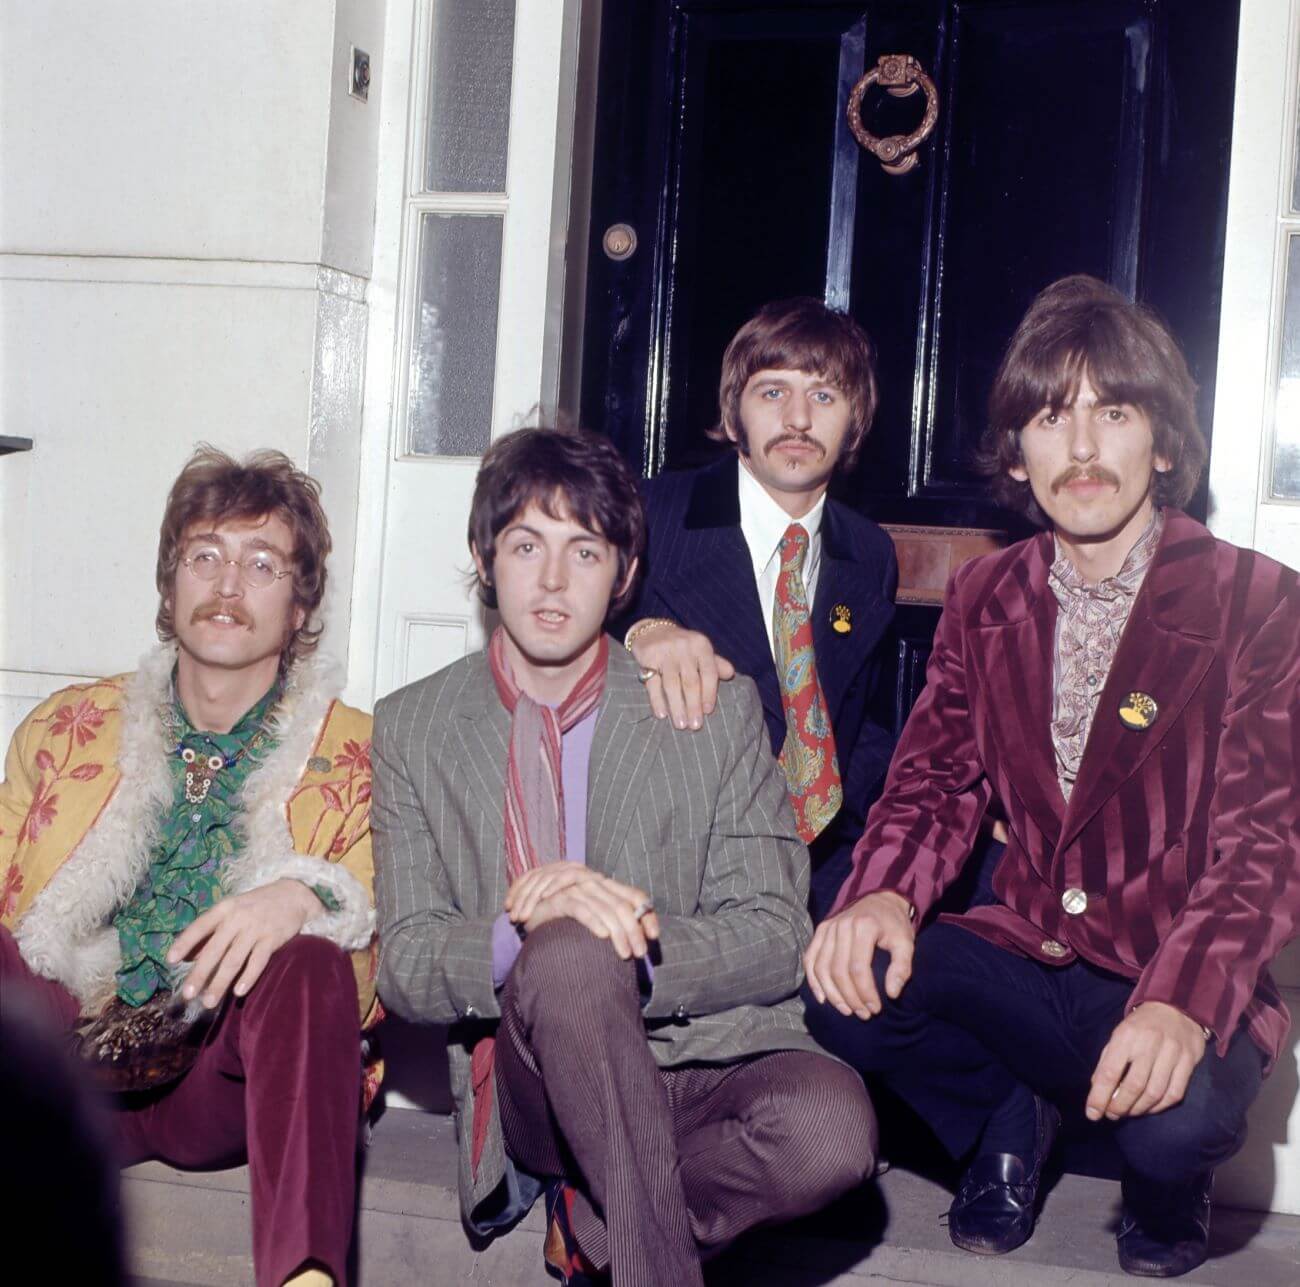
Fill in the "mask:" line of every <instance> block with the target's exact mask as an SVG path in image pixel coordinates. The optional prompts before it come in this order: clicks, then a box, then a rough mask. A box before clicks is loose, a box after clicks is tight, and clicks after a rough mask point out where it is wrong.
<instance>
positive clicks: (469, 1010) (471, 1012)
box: [461, 1005, 478, 1019]
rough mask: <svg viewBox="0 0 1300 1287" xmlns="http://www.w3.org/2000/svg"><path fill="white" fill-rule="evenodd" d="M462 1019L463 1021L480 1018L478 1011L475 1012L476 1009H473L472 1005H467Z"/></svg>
mask: <svg viewBox="0 0 1300 1287" xmlns="http://www.w3.org/2000/svg"><path fill="white" fill-rule="evenodd" d="M461 1018H463V1019H477V1018H478V1011H477V1010H475V1009H474V1007H473V1006H472V1005H467V1006H466V1007H465V1012H464V1014H462V1015H461Z"/></svg>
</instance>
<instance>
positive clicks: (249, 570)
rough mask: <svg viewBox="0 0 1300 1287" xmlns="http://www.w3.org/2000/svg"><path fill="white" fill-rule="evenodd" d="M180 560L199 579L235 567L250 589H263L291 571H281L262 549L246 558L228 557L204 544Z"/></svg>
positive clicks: (213, 578)
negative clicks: (228, 567) (227, 567)
mask: <svg viewBox="0 0 1300 1287" xmlns="http://www.w3.org/2000/svg"><path fill="white" fill-rule="evenodd" d="M181 562H182V563H183V564H185V566H186V567H187V568H189V570H190V571H191V572H192V573H193V574H194V575H195V576H196V577H198V578H199V580H200V581H215V580H216V579H217V577H219V576H220V575H221V569H222V568H224V567H226V566H227V565H230V566H231V567H237V568H238V569H239V575H240V577H241V578H242V579H243V582H244V584H245V585H246V586H248V588H249V589H250V590H265V589H266V588H267V587H268V586H272V585H274V584H275V583H276V582H277V581H278V580H279V579H280V578H281V577H284V576H291V575H292V572H291V571H290V572H281V571H280V570H279V569H278V568H277V567H276V566H275V560H274V559H272V558H271V556H270V555H269V554H267V553H266V552H265V551H262V550H255V551H254V552H253V553H252V554H250V555H248V556H247V557H246V558H242V559H228V558H226V556H225V554H224V552H223V551H221V550H219V549H217V547H216V546H215V545H204V546H201V547H200V548H199V549H197V550H195V551H194V553H193V554H190V555H188V556H187V557H186V558H183V559H182V560H181Z"/></svg>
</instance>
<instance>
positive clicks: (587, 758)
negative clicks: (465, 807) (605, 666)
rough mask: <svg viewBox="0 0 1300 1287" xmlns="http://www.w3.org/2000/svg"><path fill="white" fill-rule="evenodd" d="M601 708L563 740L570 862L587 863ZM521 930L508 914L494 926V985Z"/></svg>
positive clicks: (511, 956) (506, 971)
mask: <svg viewBox="0 0 1300 1287" xmlns="http://www.w3.org/2000/svg"><path fill="white" fill-rule="evenodd" d="M599 717H600V708H599V707H597V709H596V710H594V711H592V712H591V714H590V715H588V716H586V717H585V718H584V719H581V720H579V721H578V722H577V723H576V724H575V725H574V726H573V727H572V728H571V729H570V730H569V731H568V732H567V733H565V734H564V735H563V736H562V737H561V738H560V781H561V783H562V784H563V787H564V843H565V847H566V848H567V850H568V853H566V854H565V857H566V858H567V859H568V860H569V862H580V863H585V862H586V861H587V768H588V766H589V765H590V763H591V743H592V739H593V737H594V736H595V733H596V720H597V719H598V718H599ZM520 946H521V944H520V941H519V931H518V930H517V929H516V928H515V926H514V923H513V922H512V921H511V919H510V917H508V916H507V915H506V914H505V912H502V913H501V915H500V916H498V917H497V918H496V920H495V921H494V922H493V924H492V985H493V986H494V987H498V988H499V987H502V986H503V985H504V984H505V981H506V976H507V975H508V974H509V973H510V967H511V966H512V965H514V963H515V957H517V956H518V955H519V948H520Z"/></svg>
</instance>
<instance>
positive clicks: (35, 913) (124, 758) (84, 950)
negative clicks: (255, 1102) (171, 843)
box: [14, 644, 368, 1014]
mask: <svg viewBox="0 0 1300 1287" xmlns="http://www.w3.org/2000/svg"><path fill="white" fill-rule="evenodd" d="M175 664H176V646H175V645H174V644H171V645H163V646H161V647H158V648H155V649H153V650H151V651H150V652H149V653H147V654H146V655H145V657H144V658H142V660H141V662H140V668H139V670H137V671H136V672H135V674H134V675H132V676H130V678H129V679H128V681H127V684H126V690H125V694H124V698H123V709H122V732H121V738H120V742H119V749H118V758H117V768H118V770H119V771H120V773H121V781H120V782H119V783H118V785H117V788H116V790H115V791H114V793H113V796H112V798H111V799H110V800H109V802H108V804H107V805H106V806H105V808H104V811H103V812H102V813H101V814H100V817H99V820H98V821H97V822H96V823H95V825H94V826H93V827H91V829H90V830H89V831H88V832H87V833H86V835H85V836H84V837H83V839H82V841H81V843H80V844H79V845H78V846H77V848H76V849H75V850H74V851H73V852H72V854H71V855H69V857H68V858H67V860H66V861H65V862H64V863H63V864H62V865H61V866H60V867H59V869H58V871H56V872H55V873H54V875H53V876H52V877H51V878H50V880H49V883H48V884H46V886H45V888H44V889H42V890H41V892H40V893H39V894H38V895H37V896H36V898H35V899H34V900H33V902H32V905H31V907H30V908H29V909H28V910H27V913H26V914H25V915H24V916H23V918H22V920H21V921H20V922H19V923H18V925H17V926H16V928H15V931H14V937H15V939H16V940H17V942H18V946H19V949H20V951H21V952H22V955H23V959H24V960H25V961H26V962H27V964H28V965H29V966H30V967H31V969H32V970H33V971H35V972H36V973H37V974H39V975H41V976H42V977H44V978H48V979H56V980H57V981H58V982H60V983H62V984H63V985H64V986H65V987H67V988H68V990H69V991H71V992H72V993H73V994H74V995H75V996H76V997H77V998H78V999H79V1000H80V1001H81V1003H82V1010H83V1012H85V1013H90V1014H93V1013H95V1012H96V1011H97V1010H99V1009H100V1008H101V1007H102V1006H103V1005H104V1003H105V1002H106V1001H108V999H109V998H110V997H111V996H112V995H113V992H114V990H115V975H116V973H117V970H118V967H119V965H120V964H121V954H120V949H119V946H118V936H117V931H116V930H115V929H114V928H113V925H112V923H111V922H112V918H113V916H114V915H115V914H116V913H117V911H118V910H119V909H120V908H121V907H122V906H124V905H125V904H126V902H127V901H128V900H129V899H130V898H131V896H132V894H134V893H135V890H136V888H137V887H138V886H139V884H140V881H141V880H142V879H143V877H144V874H145V872H146V871H147V870H148V869H149V861H150V859H151V857H152V856H153V848H154V846H155V844H157V841H158V834H159V830H160V824H161V821H162V819H163V817H164V815H165V813H166V811H167V810H168V809H169V808H170V807H171V804H172V783H171V775H170V773H169V772H168V768H167V761H168V756H169V754H170V752H171V749H172V748H171V747H170V745H169V744H168V742H167V739H166V737H165V735H164V731H163V722H162V720H161V719H160V718H159V711H160V708H161V707H162V706H163V705H164V704H165V703H166V702H168V701H169V700H170V698H171V676H172V670H173V668H174V666H175ZM339 687H340V685H339V679H338V675H337V672H336V671H335V669H334V668H333V667H332V666H330V665H329V664H328V663H326V662H323V661H321V660H319V659H317V658H314V657H313V658H308V659H307V660H306V661H303V662H300V663H299V664H298V665H297V666H295V667H294V669H293V670H292V672H290V675H289V678H288V681H287V682H286V684H285V690H284V697H283V699H282V700H281V701H280V703H279V704H278V705H277V707H276V709H275V714H274V717H273V719H272V721H271V723H270V725H269V729H270V732H271V733H272V734H273V736H274V737H275V738H276V741H277V744H276V746H275V748H274V749H273V750H272V751H271V752H270V754H268V755H267V757H266V759H265V761H264V762H263V763H262V764H261V765H260V767H258V768H256V769H254V770H253V772H252V773H250V774H249V776H248V779H247V781H246V782H245V783H244V789H243V792H242V793H241V797H240V798H241V801H242V804H243V810H242V813H241V815H240V818H239V822H238V824H237V825H238V826H239V827H240V829H241V832H242V835H243V847H242V850H241V852H240V854H239V857H238V858H237V859H235V860H234V861H233V862H231V863H229V864H227V866H226V867H225V869H224V870H223V871H222V883H223V884H224V885H225V887H226V889H227V890H230V891H237V890H242V889H252V888H254V887H255V886H256V885H259V884H266V883H267V882H268V881H270V880H277V879H279V877H280V876H281V875H286V874H289V873H287V872H286V871H284V870H282V868H283V866H284V859H285V857H286V856H287V855H290V854H292V849H291V845H292V839H291V836H290V834H289V823H288V819H287V818H286V816H285V802H286V801H287V800H288V798H289V795H290V793H291V792H292V791H293V789H294V787H295V786H297V784H298V781H299V779H300V778H301V777H302V773H303V770H304V768H305V767H306V763H307V759H308V757H309V756H310V755H311V752H312V748H313V747H314V746H315V744H316V738H317V737H318V735H319V732H320V726H321V723H322V721H323V720H324V718H325V715H326V713H327V712H328V710H329V707H330V703H331V702H332V701H333V700H334V697H335V695H336V694H337V693H338V691H339ZM303 861H305V862H310V863H312V864H313V866H312V868H311V870H312V872H313V874H315V873H317V872H318V871H319V869H321V868H329V869H330V874H331V875H332V876H333V877H334V879H333V880H331V881H329V882H326V881H320V882H316V881H315V880H314V879H313V882H312V883H322V884H324V883H328V884H329V886H330V888H331V890H334V891H335V892H336V893H337V896H338V898H339V901H340V902H341V903H342V904H343V911H341V912H338V913H334V914H333V915H332V916H324V917H318V918H317V919H316V920H315V921H313V922H311V923H310V925H309V926H308V931H309V932H311V933H319V934H322V935H323V936H324V937H326V938H330V939H332V940H333V941H334V942H337V943H339V945H340V946H341V947H351V946H353V945H354V942H355V938H356V936H357V935H358V934H359V933H360V932H361V931H360V929H359V928H358V926H359V922H360V918H359V915H358V911H357V891H360V897H361V899H362V901H364V902H366V903H368V900H367V899H366V898H365V892H364V890H362V888H361V885H360V883H359V882H358V881H356V880H355V879H354V878H353V877H352V875H351V873H349V872H346V871H343V870H342V869H341V868H335V867H334V865H333V864H330V863H326V862H323V861H322V860H320V859H312V858H304V859H303ZM272 871H274V873H275V874H267V875H265V876H264V877H263V878H262V879H258V878H257V876H258V874H259V873H263V872H265V873H270V872H272ZM343 878H346V879H343ZM336 885H337V886H338V888H337V889H336V888H335V887H336ZM335 917H337V918H338V924H337V926H335V925H334V924H332V923H331V922H333V920H334V918H335ZM336 935H337V937H336ZM345 939H346V941H344V940H345ZM366 941H368V940H366ZM360 945H361V946H364V945H365V943H364V942H362V943H361V944H360Z"/></svg>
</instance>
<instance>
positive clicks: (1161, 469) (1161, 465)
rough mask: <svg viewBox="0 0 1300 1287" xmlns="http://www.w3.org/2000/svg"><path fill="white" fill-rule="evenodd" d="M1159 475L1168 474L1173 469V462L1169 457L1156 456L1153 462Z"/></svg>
mask: <svg viewBox="0 0 1300 1287" xmlns="http://www.w3.org/2000/svg"><path fill="white" fill-rule="evenodd" d="M1151 463H1152V465H1153V466H1154V467H1155V471H1156V473H1157V474H1167V473H1168V472H1169V471H1170V470H1171V469H1172V468H1173V467H1174V464H1173V461H1171V460H1170V459H1169V457H1168V456H1155V457H1153V458H1152V461H1151Z"/></svg>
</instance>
